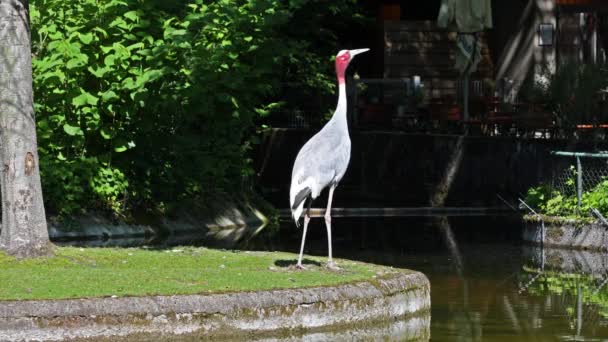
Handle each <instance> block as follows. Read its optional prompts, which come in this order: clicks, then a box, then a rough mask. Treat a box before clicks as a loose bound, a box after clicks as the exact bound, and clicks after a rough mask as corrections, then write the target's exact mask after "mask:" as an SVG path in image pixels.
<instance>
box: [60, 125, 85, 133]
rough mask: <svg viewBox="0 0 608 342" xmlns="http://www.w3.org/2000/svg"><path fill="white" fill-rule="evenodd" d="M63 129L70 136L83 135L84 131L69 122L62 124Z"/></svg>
mask: <svg viewBox="0 0 608 342" xmlns="http://www.w3.org/2000/svg"><path fill="white" fill-rule="evenodd" d="M63 130H64V131H65V132H66V133H67V134H68V135H71V136H75V135H83V134H84V133H83V132H82V130H81V129H80V127H77V126H72V125H70V124H67V123H66V124H64V125H63Z"/></svg>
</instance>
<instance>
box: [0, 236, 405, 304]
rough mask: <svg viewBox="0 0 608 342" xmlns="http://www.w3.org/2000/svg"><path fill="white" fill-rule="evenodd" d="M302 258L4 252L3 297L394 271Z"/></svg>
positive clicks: (324, 280)
mask: <svg viewBox="0 0 608 342" xmlns="http://www.w3.org/2000/svg"><path fill="white" fill-rule="evenodd" d="M296 259H297V255H295V254H290V253H281V252H243V251H225V250H213V249H207V248H194V247H179V248H173V249H166V250H154V249H145V248H75V247H59V248H57V249H56V250H55V256H54V257H48V258H37V259H26V260H16V259H14V258H12V257H9V256H6V255H5V254H2V253H0V269H1V270H2V271H0V300H22V299H23V300H24V299H61V298H86V297H105V296H118V297H123V296H144V295H171V294H194V293H217V292H233V291H254V290H268V289H279V288H296V287H311V286H326V285H335V284H340V283H347V282H353V281H358V280H366V279H372V278H373V277H374V276H376V275H378V274H384V273H391V272H395V270H394V269H392V268H389V267H384V266H377V265H371V264H365V263H360V262H354V261H349V260H337V262H338V264H339V266H340V267H341V268H342V271H339V272H334V271H329V270H326V269H325V267H324V265H325V262H326V259H325V258H314V257H313V258H308V259H307V260H306V261H307V262H308V263H305V266H307V268H308V269H307V270H304V271H298V270H295V269H294V268H293V267H292V266H290V265H292V264H293V263H295V260H296Z"/></svg>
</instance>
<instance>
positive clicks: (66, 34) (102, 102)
mask: <svg viewBox="0 0 608 342" xmlns="http://www.w3.org/2000/svg"><path fill="white" fill-rule="evenodd" d="M355 8H356V6H355V2H354V1H353V0H341V1H332V2H326V1H322V0H290V1H280V0H237V1H228V0H214V1H202V0H191V1H185V0H179V1H172V2H166V1H160V0H157V1H143V0H74V1H62V0H32V1H31V3H30V10H31V22H32V25H31V26H32V45H33V46H32V50H33V56H34V58H33V72H34V89H35V102H36V104H35V106H36V108H35V109H36V113H37V120H38V139H39V149H40V155H41V174H42V181H43V189H44V191H45V200H46V205H47V207H48V209H49V211H50V212H51V213H55V214H62V215H69V214H70V213H73V212H75V211H79V210H82V209H87V206H89V207H90V206H93V207H100V208H105V209H111V210H112V211H113V212H115V213H120V212H122V211H123V210H124V209H125V208H126V209H128V208H129V207H134V206H146V207H154V206H158V207H163V208H166V207H171V206H173V205H175V204H177V203H179V201H181V200H184V199H189V200H192V199H195V198H199V199H201V200H202V201H205V200H210V199H212V198H213V196H214V194H217V193H220V192H238V191H242V190H243V189H244V188H245V187H246V186H248V185H249V184H250V183H251V182H250V177H251V176H252V174H253V171H252V169H251V165H250V164H251V160H250V158H248V156H247V154H248V152H249V151H250V150H251V149H252V146H253V144H254V143H255V140H256V136H255V135H256V132H257V131H258V130H259V127H262V125H263V118H264V117H265V116H267V115H268V114H269V113H271V112H273V111H276V110H277V109H280V108H281V107H285V106H288V107H291V108H298V107H305V106H307V105H308V103H310V98H309V97H307V96H302V95H309V94H315V95H317V96H316V97H314V98H323V96H325V97H327V96H328V94H331V90H332V89H333V88H334V75H333V68H332V63H330V59H329V56H331V55H333V54H334V53H335V46H336V44H335V42H336V40H337V35H336V31H337V30H339V28H340V24H339V23H341V22H342V21H341V20H336V19H337V18H352V17H353V15H351V14H353V13H355V12H354V9H355ZM328 14H330V15H328ZM348 20H352V19H348ZM319 32H320V33H319ZM311 37H316V38H318V39H319V40H322V41H323V44H319V45H318V46H315V44H316V43H317V42H316V41H315V40H314V39H312V40H311ZM294 90H297V91H294ZM294 94H295V95H294ZM286 103H287V104H286Z"/></svg>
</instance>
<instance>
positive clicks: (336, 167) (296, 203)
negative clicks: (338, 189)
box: [290, 130, 350, 221]
mask: <svg viewBox="0 0 608 342" xmlns="http://www.w3.org/2000/svg"><path fill="white" fill-rule="evenodd" d="M339 133H340V132H336V131H333V130H321V131H320V132H319V133H317V134H316V135H314V136H313V137H312V138H311V139H310V140H308V141H307V142H306V144H304V146H302V149H300V152H298V156H297V157H296V161H295V163H294V166H293V171H292V175H291V189H290V204H291V208H292V213H293V215H294V219H295V220H296V221H297V219H298V218H299V217H300V215H301V212H302V209H303V205H304V201H305V199H306V198H307V197H308V196H311V197H313V198H316V197H317V196H318V195H319V193H320V192H321V190H323V188H325V187H326V186H327V185H329V184H330V183H331V182H338V181H339V180H340V179H341V178H342V176H343V175H344V172H346V168H347V166H348V162H349V160H350V138H349V137H348V135H347V136H345V137H344V136H341V135H340V134H339Z"/></svg>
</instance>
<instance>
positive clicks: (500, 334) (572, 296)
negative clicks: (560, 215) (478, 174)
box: [174, 216, 608, 341]
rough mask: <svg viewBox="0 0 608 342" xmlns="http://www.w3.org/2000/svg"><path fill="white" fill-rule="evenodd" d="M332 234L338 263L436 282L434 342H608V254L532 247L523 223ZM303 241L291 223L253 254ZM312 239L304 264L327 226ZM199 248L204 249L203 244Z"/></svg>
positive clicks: (323, 245) (384, 224)
mask: <svg viewBox="0 0 608 342" xmlns="http://www.w3.org/2000/svg"><path fill="white" fill-rule="evenodd" d="M333 228H334V229H333V231H334V253H335V256H336V257H338V258H348V259H355V260H360V261H366V262H372V263H377V264H383V265H390V266H393V267H397V268H410V269H415V270H418V271H421V272H423V273H425V274H426V275H427V276H428V278H429V280H430V281H431V305H432V307H431V315H430V317H431V318H432V319H428V320H430V340H432V341H556V340H557V341H601V340H605V339H606V338H607V337H608V254H605V253H594V252H590V251H573V250H563V249H548V248H545V249H544V250H542V249H540V248H538V247H534V246H528V245H525V244H523V243H522V242H521V239H520V237H521V233H522V230H521V228H522V224H521V222H520V221H519V218H517V217H505V216H500V217H432V218H428V217H427V218H416V217H412V218H387V219H384V218H376V219H373V220H371V219H361V218H357V219H349V218H339V219H335V220H334V221H333ZM300 234H301V230H299V229H297V228H295V226H294V225H293V223H292V222H285V223H284V225H283V227H282V229H281V230H280V231H279V233H278V235H277V236H276V237H275V238H274V239H271V240H264V241H257V242H254V243H253V244H252V245H251V248H252V249H258V250H259V249H265V250H281V251H289V252H293V253H297V251H298V249H299V239H300ZM308 234H309V235H308V239H307V245H306V249H305V254H306V255H315V256H321V257H323V256H325V255H326V253H327V240H326V235H325V227H324V223H323V220H322V219H317V220H314V219H313V221H311V225H310V229H309V233H308ZM190 241H192V242H193V244H196V239H195V238H192V239H191V240H190ZM292 263H295V259H294V260H277V261H276V265H277V266H279V267H289V266H290V265H291V264H292ZM421 322H422V324H423V325H424V324H427V326H428V324H429V323H425V322H426V321H424V318H423V320H422V321H420V320H419V321H418V322H413V321H408V320H406V321H403V322H400V321H397V322H392V323H390V324H389V323H387V324H388V325H386V326H382V327H379V328H380V330H378V329H376V330H374V329H371V328H364V329H347V330H343V329H342V330H336V331H324V332H314V333H310V334H304V335H300V333H303V332H298V335H297V336H282V337H280V338H279V337H277V338H265V339H261V340H260V341H302V340H304V341H324V340H332V341H334V340H337V341H346V340H348V341H350V340H364V341H365V340H389V341H404V340H406V341H407V340H414V341H427V340H429V337H428V334H427V335H425V334H420V331H422V330H420V329H418V328H417V329H418V330H416V329H413V328H412V327H413V326H414V325H415V324H421ZM391 324H392V325H391ZM417 326H419V325H417ZM407 327H410V328H407ZM370 329H371V330H370ZM427 332H428V331H427ZM174 340H176V341H178V340H179V341H182V340H188V339H187V338H186V337H183V339H179V338H177V339H174ZM248 340H251V339H248Z"/></svg>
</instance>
